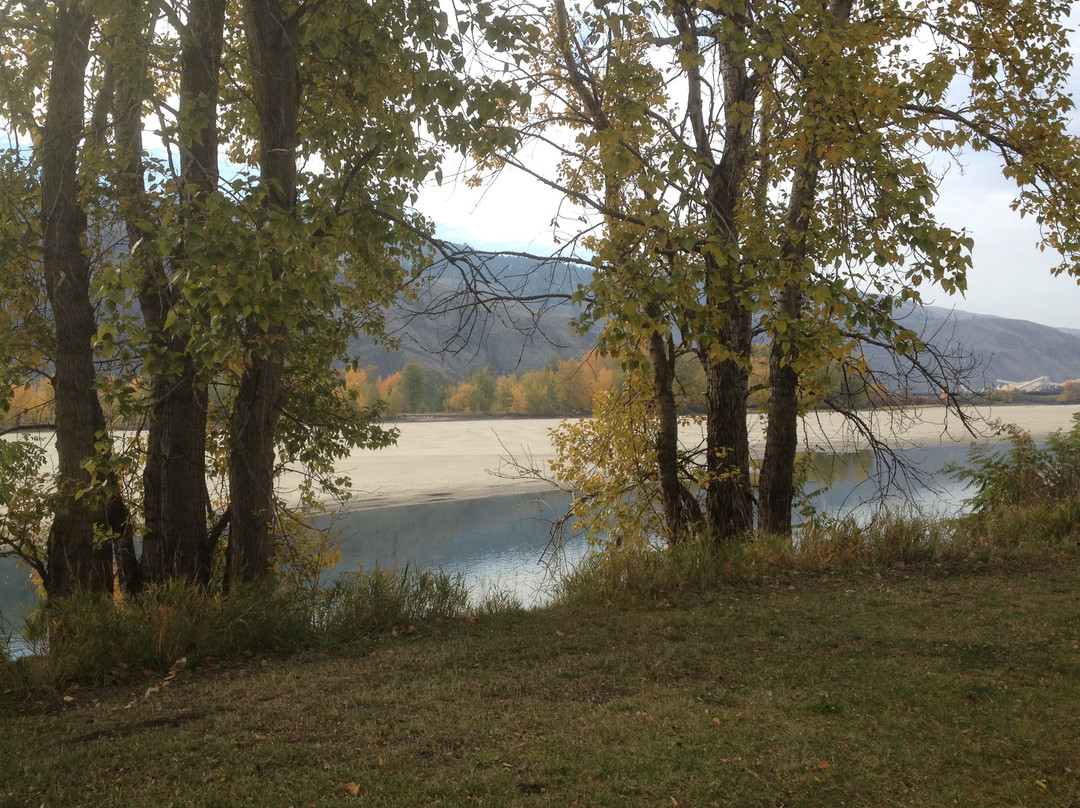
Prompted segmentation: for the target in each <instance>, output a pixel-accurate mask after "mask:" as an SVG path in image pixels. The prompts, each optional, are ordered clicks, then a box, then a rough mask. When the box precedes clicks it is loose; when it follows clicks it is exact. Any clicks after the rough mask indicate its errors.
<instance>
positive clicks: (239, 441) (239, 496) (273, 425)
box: [227, 0, 300, 586]
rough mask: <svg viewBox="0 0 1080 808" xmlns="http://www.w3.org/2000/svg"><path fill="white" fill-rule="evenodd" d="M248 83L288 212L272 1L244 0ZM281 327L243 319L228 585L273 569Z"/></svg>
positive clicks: (289, 148)
mask: <svg viewBox="0 0 1080 808" xmlns="http://www.w3.org/2000/svg"><path fill="white" fill-rule="evenodd" d="M244 19H245V25H246V34H247V41H248V46H249V48H250V50H251V63H252V84H253V89H254V96H255V108H256V110H257V112H258V116H259V169H260V177H261V180H262V183H263V187H264V189H265V191H266V194H267V206H268V208H269V210H270V211H271V212H272V213H276V214H279V215H284V216H289V217H291V216H293V215H295V209H296V148H297V143H298V121H299V105H300V74H299V67H298V65H299V56H298V52H297V47H296V42H297V36H298V22H297V18H296V17H295V16H290V17H286V16H285V15H284V13H283V10H282V8H281V5H280V3H279V2H277V0H246V2H245V3H244ZM267 243H268V244H269V245H270V249H269V251H268V254H267V257H266V260H268V261H269V262H270V263H271V277H272V279H273V280H274V282H279V281H280V280H281V278H282V277H283V275H284V272H285V271H286V267H285V263H284V259H283V257H282V256H281V255H280V253H278V252H276V251H275V248H274V247H273V245H272V244H271V242H270V239H268V240H267ZM287 338H288V333H287V331H286V329H285V327H284V326H283V325H281V324H280V323H279V322H271V324H270V326H269V327H268V328H264V327H263V326H262V325H260V324H259V323H258V322H256V320H255V319H254V318H252V319H250V320H249V322H248V323H247V339H248V341H249V344H251V345H252V346H253V349H254V350H253V352H252V354H253V358H252V360H251V362H250V364H249V365H248V367H247V368H245V370H244V372H243V375H242V376H241V379H240V387H239V389H238V391H237V394H236V400H235V403H234V405H233V414H232V419H231V441H232V443H231V447H230V455H229V461H230V463H229V496H230V504H229V508H230V513H231V523H230V527H229V549H228V573H227V575H228V584H229V586H235V585H237V584H251V583H259V582H261V581H264V580H266V579H267V578H268V577H269V576H270V573H271V571H272V569H273V557H274V536H273V532H272V526H271V520H272V517H273V505H274V503H273V494H274V435H275V432H276V429H277V423H278V419H279V418H280V416H281V410H282V403H283V402H282V376H283V372H284V362H285V343H286V340H287Z"/></svg>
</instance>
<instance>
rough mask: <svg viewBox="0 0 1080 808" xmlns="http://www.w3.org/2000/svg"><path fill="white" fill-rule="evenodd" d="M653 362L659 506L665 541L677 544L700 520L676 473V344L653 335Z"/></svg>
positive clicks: (684, 486) (696, 506) (651, 345)
mask: <svg viewBox="0 0 1080 808" xmlns="http://www.w3.org/2000/svg"><path fill="white" fill-rule="evenodd" d="M649 358H650V359H651V360H652V372H653V391H654V393H655V395H656V403H657V409H658V416H659V426H658V427H657V430H656V461H657V462H656V466H657V476H658V477H659V480H660V505H661V508H662V509H663V511H664V524H665V526H666V527H667V531H668V541H669V542H670V543H672V544H677V543H678V542H680V541H682V540H683V539H684V538H686V536H687V533H688V531H689V529H690V528H693V527H697V526H698V525H700V524H701V522H702V521H703V519H702V516H701V509H700V507H699V506H698V503H697V500H696V499H695V498H694V495H693V494H691V493H690V491H689V490H687V488H686V485H685V484H684V483H683V481H682V479H681V476H680V474H679V413H678V410H677V408H676V406H675V389H674V388H675V344H674V341H673V340H672V338H671V337H670V336H669V337H668V338H667V340H665V339H664V338H663V337H662V336H661V335H660V334H658V333H655V332H654V333H653V334H652V336H651V337H650V339H649Z"/></svg>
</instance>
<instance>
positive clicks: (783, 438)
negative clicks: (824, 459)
mask: <svg viewBox="0 0 1080 808" xmlns="http://www.w3.org/2000/svg"><path fill="white" fill-rule="evenodd" d="M801 297H802V292H801V289H800V288H799V287H798V286H797V285H794V284H793V285H789V286H788V287H786V288H785V289H784V290H783V291H782V293H781V295H780V301H779V305H778V311H777V316H778V317H782V318H784V319H785V320H787V319H788V318H794V317H796V316H798V312H799V310H800V308H801V302H800V299H801ZM797 358H798V346H797V345H796V344H795V343H794V342H793V341H789V340H786V339H784V338H783V337H781V336H779V335H778V334H774V335H773V343H772V348H771V350H770V353H769V404H768V408H767V421H766V424H767V426H766V433H765V454H764V456H763V458H762V461H761V474H760V475H759V477H758V529H759V530H760V531H761V532H762V533H773V534H776V535H783V536H788V535H791V508H792V505H793V504H794V501H795V456H796V454H797V451H798V447H799V429H798V428H799V395H798V388H799V374H798V373H797V372H796V371H795V368H794V367H793V366H792V363H793V362H794V361H795V360H796V359H797Z"/></svg>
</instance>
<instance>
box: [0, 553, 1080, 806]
mask: <svg viewBox="0 0 1080 808" xmlns="http://www.w3.org/2000/svg"><path fill="white" fill-rule="evenodd" d="M645 600H647V601H648V602H646V603H643V604H641V605H639V606H634V607H621V606H620V607H615V606H611V605H605V604H599V605H595V606H593V605H578V606H560V607H556V608H550V609H546V610H540V611H536V612H517V613H509V614H502V615H497V616H494V617H486V618H482V619H480V620H479V621H477V622H464V621H454V622H445V623H441V624H440V623H436V624H430V625H422V626H419V627H418V630H417V631H415V632H413V633H406V632H399V633H398V634H395V635H391V634H384V635H380V636H376V637H375V638H373V639H372V640H371V641H370V642H369V643H367V644H365V645H361V646H353V647H351V648H347V649H338V650H336V651H334V652H311V653H308V654H302V655H300V656H296V657H291V658H287V659H276V658H270V659H261V658H257V657H256V658H252V659H250V660H249V661H248V662H247V663H246V664H243V665H237V664H229V665H217V666H214V665H210V666H209V667H201V666H199V665H198V664H197V662H198V661H197V660H189V663H191V665H190V666H189V668H188V669H186V670H182V671H178V672H176V673H175V674H174V675H172V676H171V677H170V678H169V679H168V680H167V681H163V680H162V677H161V676H156V677H153V678H139V679H137V680H132V679H131V678H127V679H126V680H125V683H124V684H121V685H116V686H113V687H110V688H107V689H89V688H86V687H83V688H77V689H71V690H68V691H66V692H64V693H60V694H56V695H55V696H53V697H49V698H39V699H37V700H25V699H24V698H22V697H21V696H18V695H16V694H11V693H9V694H6V695H4V696H3V697H2V699H0V772H2V773H0V805H3V806H24V805H25V806H38V805H47V806H75V805H109V806H125V807H127V806H153V807H154V808H164V807H165V806H171V805H177V806H179V805H199V806H237V805H260V806H346V805H368V806H383V805H387V806H399V805H400V806H415V805H451V806H455V805H522V806H531V805H537V806H539V805H557V806H573V805H581V806H597V805H611V806H623V805H647V806H751V805H753V806H759V805H760V806H780V805H784V806H797V805H804V806H818V805H824V806H839V805H865V806H885V805H910V806H934V805H972V806H975V805H978V806H1005V805H1009V806H1016V805H1040V806H1041V805H1054V806H1065V805H1077V804H1080V557H1078V556H1077V555H1076V554H1072V555H1069V556H1063V557H1058V558H1055V559H1045V560H1038V561H1026V562H1022V563H1021V562H1008V563H997V564H994V565H990V566H978V565H971V566H968V567H966V568H963V569H961V568H953V569H949V568H947V567H940V566H936V567H935V566H931V567H926V568H917V569H916V568H904V567H900V568H894V569H892V570H890V571H889V572H888V573H886V574H884V575H870V574H864V575H859V574H856V573H845V574H843V575H838V576H828V577H822V576H813V577H806V576H801V577H800V576H794V575H792V576H789V577H784V578H781V579H774V580H769V581H764V582H761V583H758V584H754V585H750V584H743V585H738V586H725V587H721V588H718V589H717V590H715V591H712V592H708V593H704V594H702V593H698V594H693V595H687V596H686V600H685V601H677V600H673V601H670V602H665V601H661V602H659V603H654V602H653V601H652V599H650V598H646V599H645Z"/></svg>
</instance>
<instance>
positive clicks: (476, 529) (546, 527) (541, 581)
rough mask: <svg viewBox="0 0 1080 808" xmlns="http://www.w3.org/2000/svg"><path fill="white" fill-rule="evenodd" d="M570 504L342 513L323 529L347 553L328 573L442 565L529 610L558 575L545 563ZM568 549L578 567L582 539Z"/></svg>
mask: <svg viewBox="0 0 1080 808" xmlns="http://www.w3.org/2000/svg"><path fill="white" fill-rule="evenodd" d="M570 501H571V500H570V496H569V495H567V494H563V493H561V492H557V491H553V492H550V493H549V492H544V493H543V494H519V495H514V496H498V497H488V498H485V499H470V500H457V501H444V502H425V503H421V504H416V505H400V506H396V507H389V508H371V509H367V510H359V511H353V512H349V513H344V514H339V515H337V516H335V517H333V519H332V520H330V519H326V520H323V521H322V524H321V525H320V526H322V527H326V526H329V527H330V529H331V535H333V536H334V537H335V538H336V539H337V540H338V541H339V542H340V550H341V562H340V563H339V564H337V565H336V566H334V567H332V568H330V569H329V570H327V571H326V573H325V575H326V576H329V577H332V576H334V575H337V574H339V573H341V572H347V571H355V570H358V569H371V568H373V567H375V566H376V565H378V566H382V567H399V568H400V567H404V566H405V565H410V566H414V567H417V568H420V569H437V568H440V567H441V568H442V569H444V570H446V571H448V572H452V573H461V574H462V575H463V576H464V578H465V581H466V583H467V584H468V585H469V587H470V589H471V590H472V591H473V592H475V593H477V594H479V595H483V594H484V593H486V592H488V591H489V590H491V589H498V590H505V591H509V592H511V593H512V594H513V595H515V596H516V597H517V598H518V599H519V600H521V601H522V603H523V604H524V605H534V604H538V603H540V602H542V601H543V599H544V597H545V593H546V590H547V589H548V588H549V587H548V586H547V585H548V584H550V582H551V576H552V574H555V573H557V572H558V568H553V567H551V566H550V565H549V564H547V563H545V560H544V558H542V556H543V555H544V549H545V547H546V546H547V542H548V538H549V536H550V532H551V523H552V520H553V519H555V518H557V517H558V516H560V515H562V514H563V513H565V512H566V509H567V508H568V507H569V505H570ZM565 549H566V552H565V554H564V555H565V560H566V561H567V562H568V563H576V562H577V561H579V560H580V559H581V557H582V556H583V555H584V553H585V552H586V550H587V547H586V545H585V543H584V542H582V541H578V542H575V543H572V544H571V546H569V547H567V548H565Z"/></svg>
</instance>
